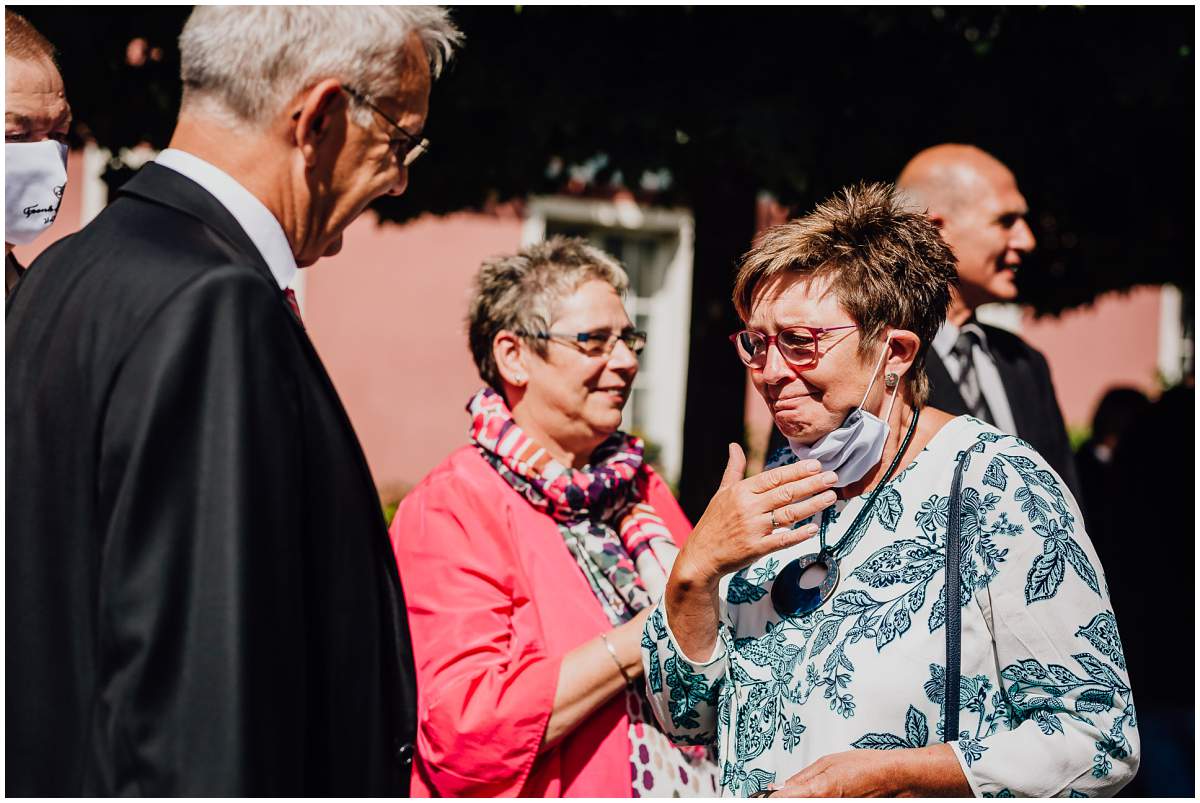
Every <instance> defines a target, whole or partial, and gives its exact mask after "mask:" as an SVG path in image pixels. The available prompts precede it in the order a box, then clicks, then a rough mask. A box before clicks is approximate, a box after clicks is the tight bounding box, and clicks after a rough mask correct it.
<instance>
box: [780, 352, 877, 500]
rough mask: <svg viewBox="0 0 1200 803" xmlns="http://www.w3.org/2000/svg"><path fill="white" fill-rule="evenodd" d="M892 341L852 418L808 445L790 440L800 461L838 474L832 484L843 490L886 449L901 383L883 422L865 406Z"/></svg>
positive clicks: (849, 416) (858, 477) (860, 477)
mask: <svg viewBox="0 0 1200 803" xmlns="http://www.w3.org/2000/svg"><path fill="white" fill-rule="evenodd" d="M891 341H892V337H891V335H888V338H887V341H886V342H885V343H884V344H883V352H882V353H881V354H880V355H879V360H878V362H876V363H875V371H874V372H873V373H872V374H871V381H870V382H869V383H867V390H866V392H865V393H863V398H862V401H861V402H859V405H858V406H857V407H855V408H854V409H853V410H851V411H850V415H848V416H846V420H845V421H843V422H842V425H841V426H840V427H838V428H837V429H835V430H833V431H832V432H830V433H828V434H826V435H824V436H822V437H821V438H819V439H818V440H817V442H816V443H813V444H812V445H809V446H805V445H804V444H802V443H800V442H799V441H796V440H793V439H792V438H788V439H787V441H788V445H789V446H791V447H792V451H793V452H794V453H795V454H796V456H797V457H798V458H800V459H801V460H816V461H818V462H819V463H820V464H821V469H822V470H823V471H833V472H835V473H836V474H837V482H835V483H834V484H833V485H834V487H835V488H844V487H845V486H847V485H850V484H852V483H855V482H858V481H859V480H861V479H862V478H863V476H864V475H866V473H867V472H868V471H870V470H871V467H872V466H874V465H875V464H876V463H878V462H879V460H880V458H882V457H883V447H884V444H886V443H887V438H888V433H889V432H890V430H891V428H890V426H889V425H888V421H889V420H890V419H891V417H892V408H893V407H894V406H895V405H896V396H898V395H899V393H900V385H899V383H897V384H896V387H895V389H894V390H893V391H892V400H891V401H890V402H889V403H888V408H887V413H886V414H885V415H884V417H883V419H882V420H880V418H879V417H878V416H876V415H874V414H873V413H868V412H867V411H866V410H864V409H863V405H864V404H866V403H867V396H869V395H870V393H871V388H872V387H874V386H875V377H876V375H878V374H879V368H880V366H882V365H883V358H884V357H885V356H887V353H888V346H889V345H890V344H891Z"/></svg>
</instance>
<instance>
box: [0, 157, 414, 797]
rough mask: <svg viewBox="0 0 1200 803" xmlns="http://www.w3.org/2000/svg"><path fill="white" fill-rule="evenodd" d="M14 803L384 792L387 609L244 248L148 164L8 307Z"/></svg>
mask: <svg viewBox="0 0 1200 803" xmlns="http://www.w3.org/2000/svg"><path fill="white" fill-rule="evenodd" d="M7 309H8V312H7V320H6V334H7V342H6V355H7V359H8V369H7V377H6V384H7V398H6V424H7V434H8V449H7V468H8V498H7V502H8V506H7V514H6V525H7V544H6V555H5V558H6V564H5V580H6V586H5V602H6V603H7V607H6V613H5V627H6V647H7V653H6V659H5V669H6V671H7V678H6V688H5V699H6V704H7V706H8V710H7V718H6V722H5V725H6V736H7V739H6V745H7V747H6V759H7V762H6V764H7V789H6V790H5V791H6V792H7V793H8V794H11V795H18V796H24V795H38V796H42V795H72V796H74V795H111V794H122V795H124V794H142V795H200V796H207V795H329V794H337V795H355V796H357V795H392V796H398V795H404V794H406V793H407V790H408V777H409V772H410V767H409V765H410V764H411V757H412V742H413V738H414V732H415V713H414V712H415V689H414V683H413V678H414V672H413V666H412V655H411V647H410V644H409V635H408V626H407V623H406V620H405V618H404V613H403V611H404V602H403V597H402V595H401V590H400V583H399V578H398V576H397V572H396V566H395V562H394V559H393V557H392V552H391V547H390V544H389V541H388V536H387V532H386V529H385V524H384V521H383V515H382V512H381V510H380V506H379V500H378V498H377V497H376V493H375V489H374V485H373V483H372V480H371V476H370V472H369V470H368V468H367V464H366V461H365V459H364V457H363V454H362V451H361V449H360V447H359V444H358V441H357V439H356V438H355V435H354V432H353V430H352V429H351V426H350V422H349V420H348V419H347V417H346V414H345V411H344V410H343V408H342V405H341V403H340V401H339V400H338V396H337V393H336V392H335V391H334V389H333V386H332V385H331V384H330V381H329V378H328V376H327V375H326V373H325V370H324V368H323V367H322V364H321V361H320V360H319V359H318V357H317V355H316V353H315V351H314V350H313V348H312V345H311V344H310V343H309V341H308V338H307V336H306V335H305V333H304V330H303V328H302V327H301V326H300V325H299V323H298V322H297V321H296V319H295V318H294V317H293V316H292V314H291V312H290V310H289V308H288V306H287V304H286V301H285V300H284V298H283V295H282V294H281V292H280V290H279V287H278V285H277V284H276V283H275V280H274V279H273V278H272V276H271V274H270V271H269V269H268V268H267V265H266V263H265V262H263V260H262V258H261V257H260V256H259V254H258V252H257V250H256V249H255V247H254V246H253V244H252V243H251V242H250V240H249V238H248V237H247V235H246V234H245V232H244V231H243V230H242V229H241V227H240V226H239V225H238V224H237V222H236V221H235V220H234V218H233V217H232V216H231V215H230V214H229V213H228V212H227V211H226V210H225V208H224V207H222V206H221V205H220V204H219V203H218V202H217V201H216V199H214V198H213V197H212V196H211V195H209V194H208V193H207V192H206V191H204V190H203V189H201V188H200V187H199V186H198V185H196V184H195V183H194V182H192V181H191V180H189V179H187V178H185V177H183V176H181V175H179V174H178V173H175V172H174V171H172V170H169V169H167V168H164V167H160V166H158V165H153V164H151V165H148V166H147V167H146V168H145V169H144V170H143V171H141V173H139V174H138V176H137V177H135V178H134V179H133V180H132V181H130V182H129V183H128V184H127V185H126V186H125V187H124V188H123V189H122V190H121V192H120V194H119V196H118V198H117V199H116V200H115V201H114V202H113V203H112V204H111V205H110V206H109V207H108V208H107V209H106V210H105V211H104V212H102V213H101V214H100V216H99V217H97V218H96V220H95V221H94V222H92V223H91V224H90V225H88V226H87V227H86V228H84V229H83V230H82V231H81V232H79V233H78V234H75V235H73V236H71V237H69V238H67V239H65V240H63V241H60V242H59V243H56V244H55V245H54V246H52V247H51V248H50V249H48V250H47V251H46V253H45V254H44V255H43V256H42V257H41V258H40V259H39V260H38V261H37V263H36V264H35V266H33V267H32V269H31V270H30V272H29V274H28V275H27V276H26V277H25V279H24V280H23V281H22V282H21V284H20V285H19V286H18V288H17V290H16V292H15V293H14V294H13V295H12V297H11V298H10V299H9V302H8V308H7Z"/></svg>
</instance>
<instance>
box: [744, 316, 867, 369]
mask: <svg viewBox="0 0 1200 803" xmlns="http://www.w3.org/2000/svg"><path fill="white" fill-rule="evenodd" d="M857 328H858V326H857V325H855V324H852V323H850V324H846V325H845V326H789V327H787V328H786V329H780V330H779V334H777V335H765V334H763V333H762V332H755V331H754V330H753V329H743V330H742V331H740V332H736V333H734V334H732V335H730V336H729V339H730V340H731V341H733V345H734V347H735V348H736V349H737V353H738V357H740V358H741V360H742V362H744V363H745V364H746V365H748V366H750V367H751V368H762V367H763V366H765V365H766V364H767V350H768V349H770V348H771V344H772V343H774V344H775V346H776V347H777V348H778V349H779V355H780V356H781V357H783V359H784V360H786V361H787V363H788V364H789V365H791V366H792V367H793V368H798V369H804V368H812V367H813V366H815V365H816V364H817V361H818V360H819V359H820V356H821V353H820V350H819V349H818V346H819V345H820V342H821V337H822V336H823V335H824V334H825V333H826V332H837V331H840V330H842V329H857Z"/></svg>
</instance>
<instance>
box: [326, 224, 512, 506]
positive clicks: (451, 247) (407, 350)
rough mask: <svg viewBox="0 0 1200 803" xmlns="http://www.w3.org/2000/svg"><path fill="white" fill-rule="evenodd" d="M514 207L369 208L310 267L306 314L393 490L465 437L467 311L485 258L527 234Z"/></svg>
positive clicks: (382, 481) (371, 457) (382, 483)
mask: <svg viewBox="0 0 1200 803" xmlns="http://www.w3.org/2000/svg"><path fill="white" fill-rule="evenodd" d="M520 240H521V221H520V219H519V218H518V217H517V216H516V215H515V214H514V213H512V212H511V211H508V210H504V211H501V212H499V213H497V214H494V215H483V214H468V213H459V214H455V215H451V216H449V217H445V218H435V217H432V216H426V217H422V218H420V219H419V220H417V221H415V222H413V223H410V224H408V225H405V226H398V225H395V224H382V225H380V224H379V223H378V222H377V219H376V217H375V215H374V214H373V213H370V212H368V213H366V214H364V215H363V217H362V218H360V219H359V220H358V221H356V222H355V223H354V225H352V226H351V227H350V228H349V229H348V230H347V232H346V236H345V242H344V245H343V248H342V252H341V253H340V254H338V255H337V256H336V257H332V258H330V259H325V260H322V261H321V262H319V263H317V265H315V266H314V267H312V268H306V269H305V271H304V274H305V279H304V281H305V287H304V293H303V295H304V321H305V325H306V326H307V328H308V332H309V335H310V337H311V338H312V341H313V343H314V344H315V345H316V347H317V351H318V352H320V354H321V358H322V359H323V360H324V361H325V365H326V367H327V368H328V370H329V374H330V376H331V377H332V378H333V382H334V385H335V386H336V387H337V389H338V392H339V393H340V394H341V397H342V401H343V403H344V404H345V406H346V409H347V411H348V412H349V414H350V419H351V421H352V422H353V423H354V428H355V430H356V431H357V432H358V436H359V439H360V440H361V441H362V444H363V448H364V449H365V451H366V454H367V460H368V462H369V463H370V464H371V471H372V473H373V474H374V476H375V482H376V484H377V485H378V486H379V487H380V488H381V489H382V490H383V491H384V495H385V496H390V495H393V494H394V492H395V491H397V490H399V488H398V486H411V485H414V484H415V483H416V482H418V481H419V480H420V479H421V477H423V476H424V475H425V474H426V473H427V472H428V471H429V470H430V469H432V468H433V467H434V466H435V465H437V464H438V463H439V462H440V461H441V460H442V458H443V457H445V456H446V455H447V454H449V452H450V451H451V450H452V449H455V448H457V447H458V446H461V445H462V444H463V443H465V441H466V428H467V423H468V421H467V414H466V411H465V409H464V407H465V405H466V402H467V399H468V398H469V397H470V395H471V394H472V393H473V392H474V391H475V390H477V389H478V388H479V386H480V381H479V376H478V374H477V373H476V372H475V366H474V363H473V362H472V361H471V355H470V351H469V350H468V348H467V339H466V333H465V325H464V319H465V317H466V311H467V298H468V291H469V285H470V281H471V279H472V277H473V276H474V275H475V272H476V271H477V270H478V269H479V265H480V262H481V261H482V260H483V259H484V258H485V257H488V256H491V255H493V254H499V253H505V252H512V251H514V250H516V249H517V248H518V247H519V246H520Z"/></svg>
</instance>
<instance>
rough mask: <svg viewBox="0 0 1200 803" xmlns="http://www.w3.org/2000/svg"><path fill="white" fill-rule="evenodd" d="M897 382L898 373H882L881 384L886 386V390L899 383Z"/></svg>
mask: <svg viewBox="0 0 1200 803" xmlns="http://www.w3.org/2000/svg"><path fill="white" fill-rule="evenodd" d="M899 384H900V375H899V374H894V373H891V372H889V373H887V374H885V375H884V377H883V386H884V387H886V388H887V389H888V390H892V389H893V388H895V387H896V385H899Z"/></svg>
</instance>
